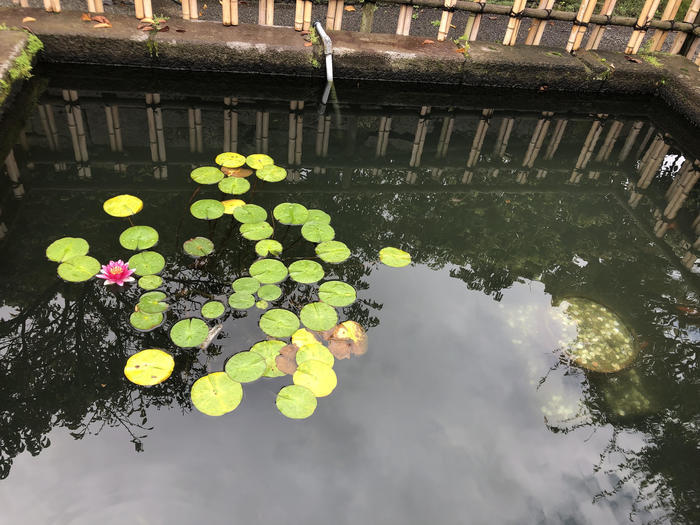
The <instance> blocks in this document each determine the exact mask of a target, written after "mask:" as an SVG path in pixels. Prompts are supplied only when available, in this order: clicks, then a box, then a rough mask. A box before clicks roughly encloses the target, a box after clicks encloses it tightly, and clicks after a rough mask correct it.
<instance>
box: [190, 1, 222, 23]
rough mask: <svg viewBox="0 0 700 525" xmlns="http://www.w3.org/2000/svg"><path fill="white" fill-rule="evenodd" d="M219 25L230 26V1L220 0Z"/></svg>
mask: <svg viewBox="0 0 700 525" xmlns="http://www.w3.org/2000/svg"><path fill="white" fill-rule="evenodd" d="M182 18H185V13H184V3H183V13H182ZM221 23H222V24H224V25H225V26H230V25H231V1H230V0H222V1H221Z"/></svg>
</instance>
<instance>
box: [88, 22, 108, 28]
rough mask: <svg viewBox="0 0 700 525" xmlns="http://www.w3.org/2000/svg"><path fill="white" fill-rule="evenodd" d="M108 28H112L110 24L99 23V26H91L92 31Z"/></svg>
mask: <svg viewBox="0 0 700 525" xmlns="http://www.w3.org/2000/svg"><path fill="white" fill-rule="evenodd" d="M108 27H112V24H105V23H101V24H95V25H94V26H92V28H93V29H104V28H108Z"/></svg>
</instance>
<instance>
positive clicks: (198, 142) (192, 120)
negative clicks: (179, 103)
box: [187, 108, 204, 153]
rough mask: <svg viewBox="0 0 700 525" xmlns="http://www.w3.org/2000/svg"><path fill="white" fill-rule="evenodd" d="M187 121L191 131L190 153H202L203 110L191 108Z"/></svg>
mask: <svg viewBox="0 0 700 525" xmlns="http://www.w3.org/2000/svg"><path fill="white" fill-rule="evenodd" d="M187 120H188V124H189V131H190V152H191V153H202V149H203V147H204V146H203V144H202V142H203V141H202V110H201V109H199V108H189V109H188V110H187Z"/></svg>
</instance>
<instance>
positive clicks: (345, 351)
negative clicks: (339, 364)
mask: <svg viewBox="0 0 700 525" xmlns="http://www.w3.org/2000/svg"><path fill="white" fill-rule="evenodd" d="M351 345H352V343H351V342H350V341H341V340H331V341H329V342H328V350H330V352H331V354H333V357H335V358H336V359H350V355H351V354H352V352H351V351H350V347H351Z"/></svg>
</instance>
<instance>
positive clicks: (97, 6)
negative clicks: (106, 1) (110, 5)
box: [94, 0, 105, 13]
mask: <svg viewBox="0 0 700 525" xmlns="http://www.w3.org/2000/svg"><path fill="white" fill-rule="evenodd" d="M94 2H95V13H104V12H105V8H104V6H103V5H102V0H94Z"/></svg>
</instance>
